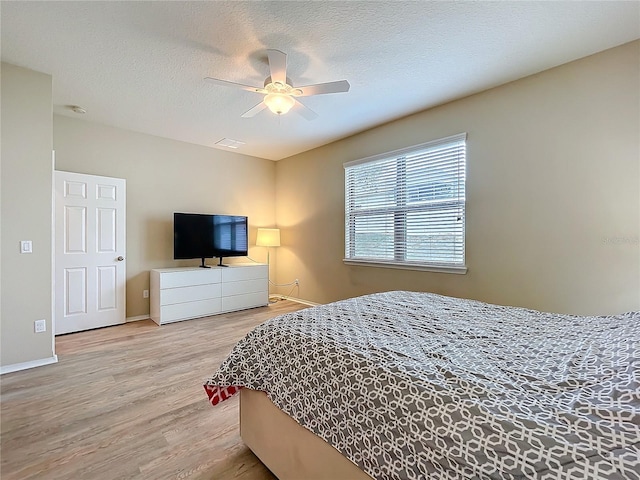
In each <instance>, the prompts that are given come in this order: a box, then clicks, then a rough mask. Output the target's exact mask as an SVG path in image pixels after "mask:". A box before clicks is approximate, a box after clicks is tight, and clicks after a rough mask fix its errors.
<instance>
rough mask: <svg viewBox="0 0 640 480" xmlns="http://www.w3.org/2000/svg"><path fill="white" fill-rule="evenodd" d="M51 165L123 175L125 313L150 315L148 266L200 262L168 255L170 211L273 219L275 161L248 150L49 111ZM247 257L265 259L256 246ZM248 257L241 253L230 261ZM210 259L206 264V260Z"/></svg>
mask: <svg viewBox="0 0 640 480" xmlns="http://www.w3.org/2000/svg"><path fill="white" fill-rule="evenodd" d="M53 132H54V138H53V143H54V148H55V151H56V169H57V170H66V171H71V172H78V173H86V174H91V175H104V176H109V177H119V178H124V179H126V180H127V317H128V318H131V317H137V316H141V315H148V314H149V299H144V298H142V291H143V290H145V289H148V288H149V270H151V269H153V268H165V267H175V266H186V265H194V266H195V265H199V264H200V261H199V260H190V261H175V260H173V213H174V212H193V213H223V214H231V215H247V216H248V217H249V223H250V232H249V244H250V245H251V244H254V243H255V234H256V231H255V229H256V227H261V226H272V225H273V224H274V223H275V190H274V188H275V164H274V162H272V161H270V160H263V159H258V158H254V157H248V156H246V155H240V154H236V153H232V152H226V151H223V150H218V149H213V148H208V147H203V146H198V145H192V144H189V143H183V142H178V141H175V140H169V139H165V138H160V137H154V136H151V135H146V134H141V133H135V132H131V131H127V130H121V129H117V128H111V127H106V126H103V125H99V124H95V123H91V122H87V121H82V120H77V119H73V118H68V117H64V116H59V115H55V116H54V128H53ZM249 255H250V256H252V258H255V259H256V260H257V261H262V262H264V261H265V258H266V254H265V252H264V251H263V249H261V248H259V247H258V248H256V247H250V250H249ZM233 261H244V262H247V261H248V260H247V259H246V258H238V259H228V260H225V262H226V263H233ZM210 262H211V261H210Z"/></svg>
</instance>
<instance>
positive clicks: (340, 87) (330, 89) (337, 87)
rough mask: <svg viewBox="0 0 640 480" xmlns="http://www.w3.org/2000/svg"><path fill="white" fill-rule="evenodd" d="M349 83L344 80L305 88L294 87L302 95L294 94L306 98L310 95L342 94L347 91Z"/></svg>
mask: <svg viewBox="0 0 640 480" xmlns="http://www.w3.org/2000/svg"><path fill="white" fill-rule="evenodd" d="M349 87H351V85H349V82H347V81H346V80H338V81H337V82H327V83H318V84H316V85H307V86H305V87H295V90H300V91H301V92H302V93H300V94H295V93H294V95H296V96H297V97H308V96H311V95H322V94H324V93H342V92H348V91H349Z"/></svg>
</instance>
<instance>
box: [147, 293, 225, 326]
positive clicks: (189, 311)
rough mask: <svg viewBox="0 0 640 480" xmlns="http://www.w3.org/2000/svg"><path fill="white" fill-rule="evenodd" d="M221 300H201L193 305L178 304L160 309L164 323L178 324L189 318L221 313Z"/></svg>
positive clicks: (192, 303)
mask: <svg viewBox="0 0 640 480" xmlns="http://www.w3.org/2000/svg"><path fill="white" fill-rule="evenodd" d="M220 305H221V304H220V299H219V298H214V299H210V300H200V301H196V302H191V303H176V304H174V305H165V306H163V307H160V316H161V318H162V323H167V322H177V321H178V320H186V319H188V318H196V317H206V316H208V315H214V314H216V313H220V312H221V308H220Z"/></svg>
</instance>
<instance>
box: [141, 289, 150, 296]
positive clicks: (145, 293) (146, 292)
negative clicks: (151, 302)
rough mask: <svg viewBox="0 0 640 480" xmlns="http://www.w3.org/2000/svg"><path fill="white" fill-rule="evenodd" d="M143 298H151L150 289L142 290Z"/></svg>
mask: <svg viewBox="0 0 640 480" xmlns="http://www.w3.org/2000/svg"><path fill="white" fill-rule="evenodd" d="M142 298H149V290H143V291H142Z"/></svg>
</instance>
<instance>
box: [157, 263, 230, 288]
mask: <svg viewBox="0 0 640 480" xmlns="http://www.w3.org/2000/svg"><path fill="white" fill-rule="evenodd" d="M220 280H221V276H220V269H218V268H201V269H199V270H195V269H194V270H184V271H179V272H170V273H166V272H164V273H162V274H161V275H160V289H164V288H175V287H186V286H192V285H205V284H207V283H220Z"/></svg>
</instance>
